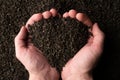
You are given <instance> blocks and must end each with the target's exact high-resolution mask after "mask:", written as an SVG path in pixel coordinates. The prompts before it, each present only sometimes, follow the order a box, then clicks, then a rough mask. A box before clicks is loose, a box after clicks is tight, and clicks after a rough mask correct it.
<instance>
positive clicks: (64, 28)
mask: <svg viewBox="0 0 120 80" xmlns="http://www.w3.org/2000/svg"><path fill="white" fill-rule="evenodd" d="M29 31H30V35H31V36H32V42H33V43H34V45H35V46H36V47H37V48H39V49H40V50H41V51H42V52H43V55H44V56H46V57H47V59H48V61H49V63H50V64H51V65H52V67H55V68H57V70H58V71H59V73H61V71H62V67H64V66H65V64H66V63H67V62H68V60H70V59H71V58H72V57H73V56H74V55H75V54H76V53H77V52H78V51H79V50H80V49H81V48H82V47H83V46H84V45H85V44H86V43H87V41H88V38H89V32H88V26H86V25H84V24H83V23H82V22H79V21H78V20H76V19H71V18H66V19H64V18H62V17H58V16H57V17H52V18H50V19H47V20H44V19H42V20H41V21H40V22H37V23H35V24H34V25H33V26H30V27H29Z"/></svg>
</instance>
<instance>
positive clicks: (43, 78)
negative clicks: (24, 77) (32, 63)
mask: <svg viewBox="0 0 120 80" xmlns="http://www.w3.org/2000/svg"><path fill="white" fill-rule="evenodd" d="M58 79H59V74H58V72H57V71H56V69H55V68H50V70H49V71H47V72H45V71H41V72H39V73H30V72H29V80H58Z"/></svg>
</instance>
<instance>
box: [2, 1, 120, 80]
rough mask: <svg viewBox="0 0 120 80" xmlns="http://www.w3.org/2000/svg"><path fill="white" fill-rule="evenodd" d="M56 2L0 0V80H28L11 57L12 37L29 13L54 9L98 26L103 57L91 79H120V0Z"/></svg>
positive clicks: (23, 70) (12, 54) (17, 62)
mask: <svg viewBox="0 0 120 80" xmlns="http://www.w3.org/2000/svg"><path fill="white" fill-rule="evenodd" d="M45 1H46V2H47V3H46V2H45ZM60 1H61V2H60V5H59V4H56V5H54V4H53V2H54V0H0V80H27V79H28V74H27V72H26V71H25V69H24V67H23V65H21V64H20V63H19V61H17V60H16V58H15V51H14V42H13V41H14V37H15V36H16V34H17V33H18V31H19V29H20V27H21V26H22V25H23V24H25V23H26V21H27V20H28V18H29V17H30V16H31V15H32V14H34V13H36V12H42V11H45V10H48V9H50V8H51V7H54V6H55V7H56V8H57V10H58V11H59V12H60V13H61V14H62V13H64V12H65V11H67V10H69V9H72V8H74V9H76V10H77V11H79V12H84V13H86V14H87V15H89V17H90V18H91V20H92V21H94V22H98V23H99V25H100V28H101V29H102V31H103V32H104V33H105V34H106V39H105V47H104V52H103V55H102V57H101V59H100V61H99V62H98V65H97V66H96V68H95V69H94V71H93V77H94V80H120V49H119V48H120V5H119V4H120V0H60ZM57 3H59V1H58V2H57ZM48 4H52V5H48ZM61 5H62V6H61ZM48 6H49V7H48Z"/></svg>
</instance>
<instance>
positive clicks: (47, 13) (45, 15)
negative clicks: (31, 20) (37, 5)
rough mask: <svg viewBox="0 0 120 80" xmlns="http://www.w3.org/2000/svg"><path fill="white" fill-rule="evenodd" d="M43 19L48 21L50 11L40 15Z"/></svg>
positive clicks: (50, 14)
mask: <svg viewBox="0 0 120 80" xmlns="http://www.w3.org/2000/svg"><path fill="white" fill-rule="evenodd" d="M42 15H43V18H44V19H49V18H50V17H51V16H52V13H51V12H50V11H45V12H43V13H42Z"/></svg>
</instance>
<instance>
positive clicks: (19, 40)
mask: <svg viewBox="0 0 120 80" xmlns="http://www.w3.org/2000/svg"><path fill="white" fill-rule="evenodd" d="M27 38H28V31H27V29H26V28H25V27H24V26H23V27H22V28H21V30H20V32H19V33H18V35H17V36H16V38H15V48H22V47H26V44H27V43H26V42H27Z"/></svg>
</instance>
